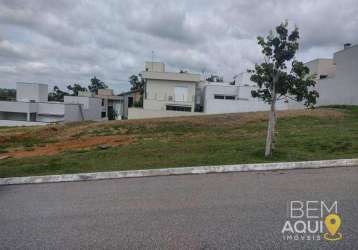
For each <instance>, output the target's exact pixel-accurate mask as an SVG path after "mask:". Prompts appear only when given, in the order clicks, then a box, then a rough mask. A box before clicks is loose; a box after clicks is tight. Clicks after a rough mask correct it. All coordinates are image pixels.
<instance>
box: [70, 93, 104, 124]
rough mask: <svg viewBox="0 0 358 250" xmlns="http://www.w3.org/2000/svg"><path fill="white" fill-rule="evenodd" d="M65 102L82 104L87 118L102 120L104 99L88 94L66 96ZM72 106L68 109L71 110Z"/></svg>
mask: <svg viewBox="0 0 358 250" xmlns="http://www.w3.org/2000/svg"><path fill="white" fill-rule="evenodd" d="M64 102H65V103H72V104H82V107H83V109H82V110H83V116H84V119H85V120H93V121H100V120H102V118H101V112H102V99H101V98H97V97H87V96H65V98H64ZM70 109H71V108H69V109H68V112H70V111H69V110H70Z"/></svg>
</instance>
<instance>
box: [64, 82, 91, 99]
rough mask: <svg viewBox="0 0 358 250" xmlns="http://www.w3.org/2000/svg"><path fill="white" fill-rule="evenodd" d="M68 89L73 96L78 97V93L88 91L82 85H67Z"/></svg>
mask: <svg viewBox="0 0 358 250" xmlns="http://www.w3.org/2000/svg"><path fill="white" fill-rule="evenodd" d="M67 89H68V90H69V91H71V92H72V94H71V95H72V96H78V92H81V91H82V92H83V91H87V88H86V87H82V86H81V85H80V84H77V83H75V84H73V86H72V85H67Z"/></svg>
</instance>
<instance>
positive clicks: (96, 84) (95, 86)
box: [88, 77, 108, 95]
mask: <svg viewBox="0 0 358 250" xmlns="http://www.w3.org/2000/svg"><path fill="white" fill-rule="evenodd" d="M107 88H108V86H107V85H106V84H105V83H104V82H102V81H101V80H100V79H98V78H97V77H93V78H92V79H91V84H90V85H89V86H88V89H89V91H90V92H92V93H94V94H96V95H97V94H98V90H99V89H107Z"/></svg>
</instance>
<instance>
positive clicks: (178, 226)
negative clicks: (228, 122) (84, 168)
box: [0, 167, 358, 249]
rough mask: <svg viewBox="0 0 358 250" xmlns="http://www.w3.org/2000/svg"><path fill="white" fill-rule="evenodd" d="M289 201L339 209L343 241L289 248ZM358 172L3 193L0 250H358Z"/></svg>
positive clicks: (125, 182) (6, 189)
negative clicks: (332, 204)
mask: <svg viewBox="0 0 358 250" xmlns="http://www.w3.org/2000/svg"><path fill="white" fill-rule="evenodd" d="M291 200H326V201H334V200H337V201H338V210H339V211H338V212H339V213H340V214H341V217H342V226H341V228H340V232H342V234H343V237H344V239H343V240H341V241H336V242H332V241H326V240H321V241H312V240H311V241H307V240H306V241H302V240H298V241H294V240H283V235H282V234H281V230H282V228H283V225H284V222H285V221H286V220H287V205H288V204H289V202H290V201H291ZM357 215H358V167H355V168H337V169H320V170H292V171H278V172H265V173H262V172H261V173H230V174H210V175H195V176H171V177H152V178H138V179H121V180H106V181H91V182H74V183H58V184H37V185H20V186H1V187H0V249H331V248H332V249H333V248H337V249H354V248H355V249H357V248H358V216H357Z"/></svg>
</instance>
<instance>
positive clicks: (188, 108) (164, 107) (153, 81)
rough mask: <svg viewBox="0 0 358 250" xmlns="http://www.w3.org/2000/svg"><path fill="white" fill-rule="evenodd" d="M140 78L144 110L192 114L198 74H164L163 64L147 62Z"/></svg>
mask: <svg viewBox="0 0 358 250" xmlns="http://www.w3.org/2000/svg"><path fill="white" fill-rule="evenodd" d="M142 77H143V79H144V81H145V86H144V100H143V109H144V110H157V111H184V112H194V109H195V89H196V86H197V84H198V83H199V82H200V75H199V74H190V73H174V72H166V71H165V65H164V64H163V63H159V62H147V63H146V64H145V71H144V72H142Z"/></svg>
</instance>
